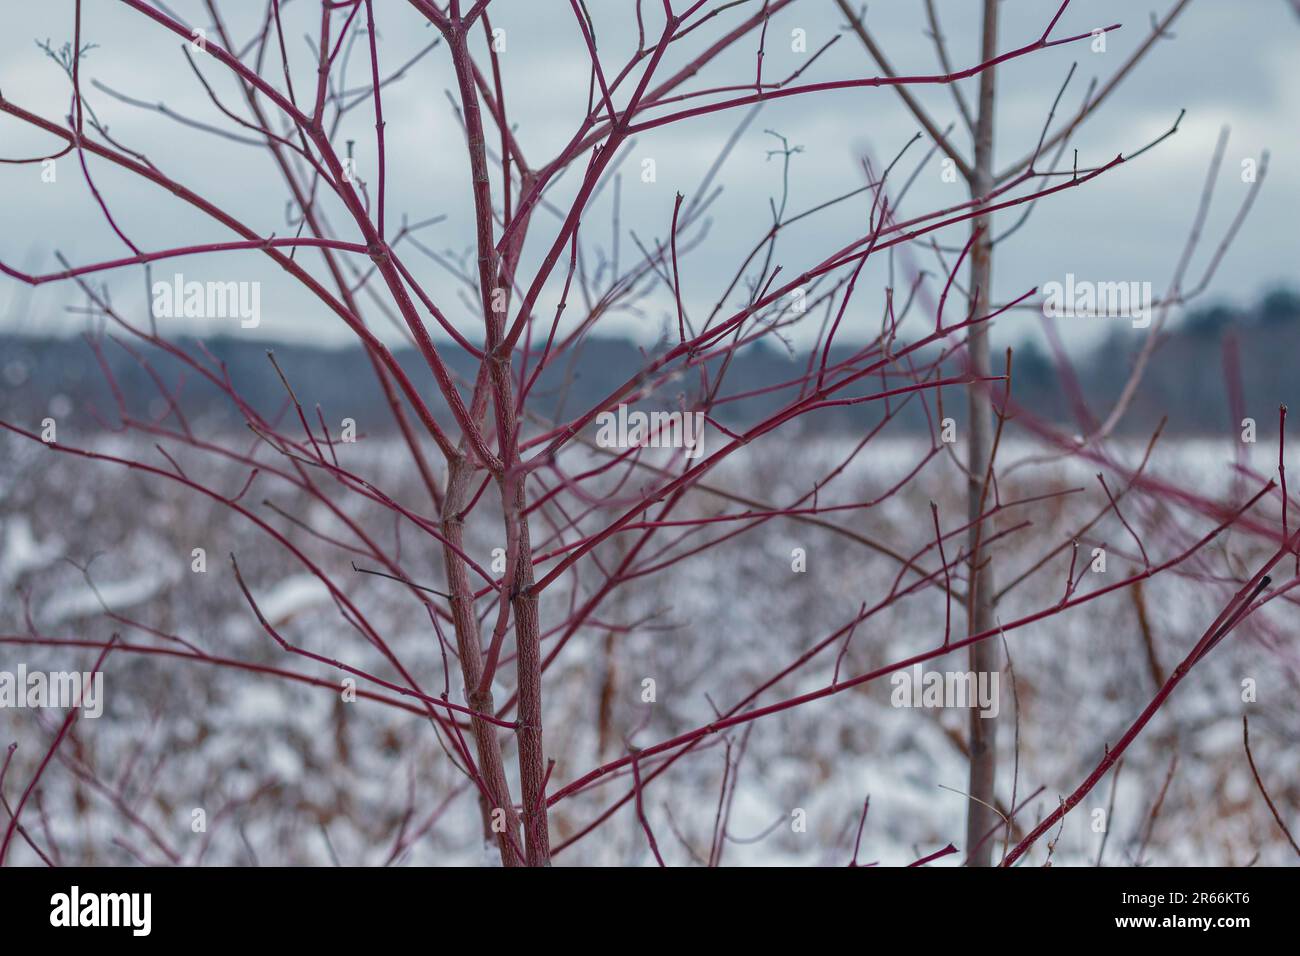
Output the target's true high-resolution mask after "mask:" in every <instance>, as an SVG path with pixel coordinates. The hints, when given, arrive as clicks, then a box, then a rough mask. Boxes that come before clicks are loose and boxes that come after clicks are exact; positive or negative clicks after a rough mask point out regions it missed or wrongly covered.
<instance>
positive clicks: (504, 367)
mask: <svg viewBox="0 0 1300 956" xmlns="http://www.w3.org/2000/svg"><path fill="white" fill-rule="evenodd" d="M444 36H446V38H447V41H448V45H449V46H450V47H451V57H452V63H453V65H454V66H455V69H456V82H457V86H458V87H459V92H460V100H461V110H462V114H463V116H464V119H465V138H466V144H467V146H468V148H469V161H470V175H471V180H472V183H473V190H474V228H475V242H476V244H477V246H478V278H479V295H480V298H481V300H482V303H483V320H484V324H485V327H486V332H487V343H486V344H487V349H486V352H487V354H486V356H485V357H484V363H485V364H486V366H487V374H488V378H489V380H490V388H491V394H492V404H493V409H494V412H495V418H496V426H497V442H498V444H499V446H500V451H499V453H498V454H499V457H500V459H501V472H500V474H498V475H496V476H495V477H496V479H497V484H498V486H499V488H500V492H501V512H502V518H503V521H504V523H505V531H506V541H507V542H513V548H508V549H507V550H508V552H510V559H511V561H512V565H511V566H509V567H507V569H506V577H505V580H506V581H507V582H509V583H510V584H511V594H510V595H509V597H510V603H511V609H512V610H513V612H514V626H515V664H516V675H517V682H518V693H519V712H518V718H519V728H518V730H517V731H516V736H517V739H518V742H519V785H520V791H521V796H522V802H523V816H524V856H525V859H526V861H527V863H528V865H529V866H550V863H551V843H550V834H549V830H548V823H547V813H546V792H545V790H546V786H545V785H546V755H545V749H544V747H543V744H542V653H541V640H542V638H541V626H540V618H539V614H538V606H537V592H536V590H535V589H534V586H533V585H534V578H533V559H532V545H531V543H530V541H529V535H528V518H527V488H526V480H527V473H526V472H525V471H524V469H523V468H522V467H521V462H520V456H519V418H518V415H517V412H516V409H515V396H514V388H513V383H512V380H511V369H510V350H509V348H508V347H506V345H505V343H504V339H505V321H506V307H507V303H508V301H509V294H510V287H511V281H510V280H511V275H510V273H511V271H512V263H511V257H509V256H507V257H505V258H504V259H503V258H502V257H501V256H500V255H498V253H497V249H496V243H495V240H494V237H493V212H492V192H491V182H490V180H489V178H488V165H487V146H486V143H485V141H484V134H483V117H482V114H481V112H480V110H479V102H478V91H477V89H476V88H475V81H474V67H473V63H472V62H471V60H470V54H469V45H468V42H467V37H466V31H465V27H464V24H463V23H462V21H461V20H460V19H459V17H457V19H456V21H455V22H454V23H453V24H452V27H451V29H450V30H448V31H446V32H445V33H444ZM476 390H477V386H476ZM489 676H490V675H489Z"/></svg>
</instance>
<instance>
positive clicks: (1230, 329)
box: [0, 290, 1300, 435]
mask: <svg viewBox="0 0 1300 956" xmlns="http://www.w3.org/2000/svg"><path fill="white" fill-rule="evenodd" d="M1057 321H1075V322H1078V321H1109V322H1112V323H1113V327H1112V329H1111V331H1110V332H1109V333H1108V334H1107V336H1106V337H1105V338H1104V339H1103V340H1102V341H1101V343H1100V344H1099V345H1097V346H1095V347H1093V348H1090V349H1088V350H1087V351H1086V352H1083V353H1082V354H1076V353H1073V352H1072V353H1071V354H1070V356H1069V357H1070V360H1071V362H1073V364H1074V369H1075V374H1076V375H1077V377H1078V381H1079V384H1080V387H1081V388H1082V391H1083V394H1084V396H1085V397H1086V399H1087V401H1088V404H1089V407H1090V409H1091V410H1092V412H1093V414H1095V415H1097V416H1098V417H1104V415H1105V414H1106V412H1107V411H1108V410H1109V409H1110V408H1111V406H1112V405H1113V404H1114V402H1115V400H1116V398H1117V397H1118V395H1119V393H1120V391H1121V389H1122V388H1123V386H1124V383H1125V381H1126V380H1127V378H1128V376H1129V373H1130V371H1131V369H1132V367H1133V362H1134V360H1135V358H1136V356H1137V354H1138V352H1139V351H1140V349H1141V347H1142V345H1143V342H1144V341H1145V336H1147V335H1149V334H1150V332H1149V331H1148V330H1140V329H1133V328H1132V327H1131V325H1130V324H1129V323H1128V322H1127V321H1125V320H1102V319H1066V320H1057ZM108 332H109V335H108V336H105V337H104V338H102V339H101V340H100V355H99V357H98V358H97V356H96V353H95V349H94V348H92V346H91V344H90V342H89V341H88V339H87V338H86V337H74V338H41V337H32V336H20V335H12V334H10V335H0V400H2V401H3V405H4V407H5V409H6V417H8V418H9V419H11V420H15V421H20V420H23V419H27V420H28V421H30V422H32V423H33V424H34V423H36V422H38V421H39V420H40V419H41V418H43V417H45V416H47V415H50V414H55V415H56V416H57V417H58V418H59V419H60V421H61V422H63V421H66V422H67V423H69V424H71V425H72V426H73V427H74V428H77V429H91V430H94V429H98V428H99V423H98V422H97V421H96V416H97V417H98V419H99V420H100V421H103V422H106V423H109V424H114V423H115V422H116V420H117V419H116V400H115V399H114V397H113V393H112V390H111V389H110V388H109V386H108V380H107V378H106V376H105V373H104V370H103V368H102V367H101V364H100V362H101V359H102V361H103V363H104V364H105V365H107V367H108V369H109V370H110V372H111V374H112V376H113V378H114V379H115V380H116V382H117V384H118V387H119V389H120V391H121V394H122V396H123V397H124V400H125V401H126V403H127V406H128V408H129V409H130V410H131V412H132V414H133V415H135V416H137V417H144V416H147V415H148V416H153V417H158V416H160V415H162V414H164V413H165V412H166V410H167V402H166V400H165V399H163V397H162V394H161V392H160V390H159V388H158V387H157V385H156V384H155V382H154V380H153V378H152V376H151V375H150V374H149V372H148V370H146V369H145V368H144V367H143V366H142V365H141V364H140V363H139V362H138V361H137V360H136V358H135V357H133V356H132V354H131V352H129V351H128V350H127V349H124V348H122V347H121V346H120V345H118V344H117V343H116V342H115V341H113V340H112V339H113V338H115V337H118V336H120V333H117V332H114V331H113V330H112V329H111V328H110V329H108ZM123 341H124V342H126V343H127V344H128V345H130V347H131V350H132V351H134V352H135V353H136V354H137V355H138V356H140V357H141V358H144V359H146V360H147V361H148V363H149V365H150V366H151V367H152V369H153V371H154V372H155V373H156V374H157V375H158V376H159V378H160V379H161V380H162V381H163V382H165V383H166V385H167V386H168V387H169V388H171V389H173V390H174V389H176V388H177V385H178V384H179V386H180V389H179V395H180V399H181V402H182V405H183V407H184V408H185V411H186V414H187V415H189V416H191V417H193V418H195V419H202V420H205V421H207V422H210V423H226V424H229V425H230V426H231V427H239V426H240V425H241V419H240V417H239V414H238V411H237V410H236V409H235V408H234V406H233V405H232V404H231V402H230V401H228V400H227V399H226V398H225V397H224V396H222V395H221V394H220V392H219V391H218V390H217V389H216V388H215V387H214V386H213V385H212V384H211V383H209V382H206V381H203V380H202V379H201V378H199V377H198V376H197V375H196V374H195V373H194V372H193V370H184V371H183V370H182V366H181V363H180V362H179V361H177V360H176V359H175V358H174V357H172V356H170V355H168V354H166V353H165V352H161V351H159V350H157V349H153V348H150V347H148V346H143V347H142V346H141V344H140V343H139V342H137V341H134V340H132V339H130V338H129V337H126V338H123ZM177 344H178V345H179V346H180V347H181V348H184V349H186V350H187V351H189V352H190V353H191V354H192V355H196V356H203V354H204V353H203V350H204V349H206V351H207V353H208V354H209V355H210V356H211V359H209V360H207V364H208V365H209V367H211V368H213V370H214V371H215V372H216V373H217V374H218V375H220V374H222V371H221V369H220V368H219V367H218V366H217V365H215V364H214V363H213V361H212V359H215V360H216V361H219V362H220V363H221V364H222V365H224V370H225V374H228V375H229V377H230V380H231V381H232V382H233V383H234V385H235V386H236V388H237V389H238V391H239V392H240V393H241V394H242V395H243V396H244V398H245V399H246V400H248V401H249V402H250V403H251V404H252V405H253V406H254V407H256V408H258V409H259V410H261V411H262V412H264V413H273V412H274V411H275V410H276V409H278V408H279V407H280V406H281V405H283V403H284V401H285V398H286V393H285V391H284V387H283V385H282V384H281V382H280V380H279V377H278V376H277V375H276V374H275V370H274V369H273V368H272V366H271V363H270V362H269V360H268V359H267V355H266V353H267V350H268V348H269V349H271V350H273V351H274V353H275V357H276V360H277V361H278V363H279V364H280V366H281V368H283V369H284V372H285V374H286V376H287V377H288V379H289V381H290V383H291V384H292V386H293V388H294V390H295V392H296V394H297V396H298V398H299V400H300V401H301V402H302V403H303V405H304V406H306V407H307V408H309V409H310V408H312V407H314V406H315V405H316V404H319V405H320V406H321V408H322V411H323V413H324V414H325V415H326V418H327V420H334V421H338V420H340V419H342V418H345V417H346V418H352V419H355V420H356V422H357V427H358V430H359V431H360V432H362V433H368V434H381V433H384V432H387V431H389V430H391V429H392V427H393V425H392V416H391V414H389V413H388V412H387V410H386V409H385V408H384V399H383V396H382V394H381V393H380V391H379V389H378V386H377V385H376V384H375V379H374V375H373V374H372V372H371V369H370V364H369V363H368V362H367V361H365V359H364V358H363V357H362V355H361V354H360V351H359V349H358V348H356V347H348V348H323V347H318V346H313V345H306V344H302V343H296V342H278V343H268V342H265V341H258V340H254V339H250V338H243V337H232V336H223V337H217V338H212V339H206V340H204V341H203V348H200V347H199V343H198V341H197V340H195V339H192V338H188V339H187V338H181V339H178V340H177ZM578 348H579V349H580V350H581V353H580V356H581V357H580V358H579V357H578V353H577V352H575V353H574V356H573V360H572V361H561V362H557V363H554V364H553V365H552V366H551V367H550V368H548V369H547V371H546V373H545V374H544V375H543V376H542V379H541V381H540V382H539V384H538V386H537V390H536V391H537V394H538V395H539V396H544V402H543V407H547V406H549V408H550V409H551V411H552V414H553V417H554V418H556V419H563V418H564V416H565V414H566V412H567V413H569V414H573V413H576V412H577V411H578V410H579V409H582V408H586V407H589V406H591V405H592V404H594V403H595V402H596V401H598V400H599V399H600V398H601V397H603V396H604V395H606V394H608V393H609V392H610V391H611V389H613V388H614V387H615V386H616V385H618V384H619V383H621V382H622V381H624V380H626V379H627V377H628V376H629V375H630V374H632V373H633V372H635V370H636V369H637V368H639V367H641V365H642V364H643V363H644V361H645V353H644V352H643V350H642V349H640V348H639V347H638V346H636V345H635V344H633V343H631V342H630V341H627V340H625V339H618V338H601V337H590V338H587V339H586V340H585V341H583V342H582V343H581V344H580V345H579V346H578ZM857 348H858V346H851V345H844V346H839V345H837V346H836V347H835V348H833V349H832V352H831V358H830V361H831V362H832V363H834V362H842V361H847V360H849V359H851V358H852V357H853V353H854V352H855V351H856V350H857ZM896 349H897V346H896ZM395 354H396V355H397V357H398V359H399V361H401V363H402V365H403V366H404V367H405V368H407V369H408V371H409V373H410V374H411V376H412V378H413V379H414V380H415V381H416V382H417V383H418V384H419V385H420V386H421V389H422V391H424V393H425V394H427V395H429V396H430V398H431V399H432V397H433V396H435V395H436V394H437V391H436V388H435V386H434V383H433V381H432V378H431V376H430V375H429V373H428V370H427V367H426V366H425V365H424V363H423V362H422V361H421V360H420V358H419V356H418V355H417V354H416V353H415V352H414V351H413V350H411V349H409V348H401V349H396V350H395ZM819 355H820V353H819ZM1297 355H1300V295H1297V294H1296V293H1294V292H1291V291H1286V290H1278V291H1274V292H1270V293H1268V294H1267V295H1265V296H1263V297H1262V298H1261V299H1260V300H1259V301H1258V302H1256V303H1255V304H1254V305H1253V306H1250V307H1234V306H1230V305H1224V304H1217V305H1212V306H1206V307H1202V308H1199V309H1194V310H1191V311H1189V312H1188V314H1187V315H1186V316H1185V317H1183V318H1182V319H1181V321H1178V322H1177V323H1174V324H1171V325H1170V327H1169V328H1168V329H1167V330H1166V332H1165V333H1164V335H1163V341H1162V342H1161V344H1160V346H1159V348H1158V349H1157V350H1156V352H1155V354H1154V356H1153V358H1152V360H1151V363H1150V365H1149V366H1148V368H1147V370H1146V374H1145V377H1144V380H1143V387H1142V388H1141V389H1139V390H1138V393H1137V395H1136V397H1135V398H1134V401H1133V404H1132V406H1131V408H1130V411H1129V414H1128V415H1127V416H1126V417H1125V419H1124V422H1123V424H1122V426H1121V429H1120V431H1121V432H1123V433H1127V434H1147V433H1149V432H1150V430H1151V429H1152V428H1153V427H1154V426H1155V424H1156V423H1157V422H1158V421H1159V420H1160V418H1161V417H1163V416H1168V419H1169V421H1168V425H1167V429H1168V430H1169V431H1170V432H1172V433H1175V434H1181V435H1212V434H1221V433H1223V432H1224V431H1226V430H1228V429H1230V428H1235V427H1236V426H1237V424H1238V423H1237V422H1236V421H1234V420H1233V419H1235V417H1236V411H1235V410H1236V409H1237V408H1238V405H1239V406H1240V412H1241V414H1243V415H1250V416H1253V417H1255V418H1256V419H1257V420H1259V421H1260V422H1264V421H1268V420H1270V418H1271V417H1272V415H1274V414H1275V413H1276V409H1277V405H1278V403H1279V402H1288V403H1292V402H1300V376H1297V375H1296V373H1295V369H1294V364H1293V363H1294V359H1295V357H1296V356H1297ZM808 362H809V358H808V354H807V350H803V351H801V352H799V353H797V354H796V353H788V352H785V351H780V350H778V349H776V348H774V347H773V346H771V345H769V344H761V343H760V344H758V345H755V346H752V347H750V348H747V349H745V350H744V351H742V352H741V353H739V355H738V356H737V357H736V359H735V360H734V361H732V362H731V364H730V367H729V368H728V369H727V371H726V377H725V380H724V384H723V388H722V389H721V391H720V393H719V398H720V399H722V401H721V402H720V404H719V405H718V406H717V408H716V410H715V413H714V414H715V417H716V418H717V419H718V420H720V421H722V422H725V423H727V424H729V425H743V424H745V423H746V421H745V420H744V419H738V418H736V417H735V416H733V415H732V414H731V413H730V409H731V407H732V406H731V404H730V403H728V402H727V401H726V398H727V396H729V395H735V394H737V393H749V392H752V391H754V390H756V389H762V388H769V387H772V386H775V385H779V384H781V383H785V382H791V381H794V380H796V379H799V378H800V377H801V376H803V375H804V374H805V373H806V370H807V368H808ZM448 364H449V365H450V366H451V367H452V369H453V370H454V371H455V372H456V373H457V374H459V375H461V376H462V377H463V378H464V377H468V376H469V375H471V374H473V371H474V369H473V368H472V367H471V363H470V362H467V361H465V357H464V356H463V354H462V353H461V352H460V350H459V349H449V350H448ZM717 370H718V367H717V365H716V364H711V365H710V369H709V373H710V375H709V381H710V382H712V381H713V380H714V375H715V373H716V372H717ZM948 371H949V374H956V373H957V371H958V370H957V369H956V368H952V369H949V370H948ZM1013 378H1014V386H1013V392H1014V396H1015V398H1016V400H1017V401H1018V402H1019V403H1021V404H1022V405H1025V406H1027V407H1032V408H1034V409H1035V410H1036V412H1037V413H1039V414H1041V415H1044V416H1047V417H1049V418H1051V419H1053V420H1055V421H1057V422H1066V421H1072V420H1076V414H1075V411H1074V410H1073V409H1072V407H1071V403H1070V401H1069V398H1068V396H1067V394H1066V393H1065V390H1064V389H1063V388H1062V384H1061V383H1062V377H1061V375H1060V373H1059V371H1058V369H1057V367H1056V364H1055V360H1054V358H1053V357H1052V356H1051V355H1050V354H1048V353H1047V352H1045V351H1044V350H1043V348H1041V347H1040V346H1038V345H1036V344H1034V343H1029V344H1024V345H1021V346H1019V347H1017V348H1016V350H1015V361H1014V376H1013ZM1237 381H1239V382H1240V402H1239V403H1238V402H1237V401H1236V400H1235V399H1234V398H1233V397H1232V396H1230V395H1229V389H1230V388H1235V387H1236V386H1235V385H1232V384H1230V383H1235V382H1237ZM868 383H870V384H868ZM891 384H892V383H891ZM701 386H702V383H701V378H700V376H699V375H698V374H695V375H688V376H684V377H681V378H678V379H676V380H674V381H673V382H671V383H670V384H669V385H668V386H667V387H666V388H662V389H660V391H659V392H658V393H656V394H655V395H653V396H650V397H649V398H648V399H647V400H646V402H645V403H644V404H645V405H646V406H656V407H678V403H679V401H681V400H686V401H691V400H693V399H694V398H695V397H696V396H698V395H699V394H700V392H701ZM881 387H882V385H881V380H880V378H879V376H876V377H874V378H871V379H866V380H864V387H863V389H862V390H861V391H860V392H859V394H866V393H867V392H869V391H875V390H878V389H879V388H881ZM951 392H952V400H951V401H945V404H944V414H945V415H951V416H952V417H954V418H956V419H957V420H958V421H961V420H962V418H963V416H964V408H965V403H964V402H962V401H958V400H957V398H958V389H956V388H953V389H952V390H951ZM793 394H794V387H793V386H792V387H786V388H777V389H774V390H773V391H771V392H770V394H768V395H767V396H766V397H765V398H763V399H762V400H761V401H755V400H753V399H747V400H746V401H745V402H743V403H736V405H737V407H740V406H741V405H743V407H744V409H745V412H746V416H747V418H752V417H753V416H755V415H759V414H762V413H764V412H768V413H770V412H771V411H773V410H775V409H776V408H777V407H779V405H781V404H784V403H785V402H786V401H788V400H789V399H790V398H791V397H792V396H793ZM930 401H931V411H932V413H933V411H934V408H933V398H932V397H931V398H930ZM434 407H435V409H436V408H437V406H434ZM1230 410H1232V411H1230ZM445 411H446V410H445V408H443V409H440V410H439V412H440V414H441V413H445ZM880 413H881V408H880V406H879V405H878V404H877V403H865V404H860V405H856V406H852V407H849V408H836V409H829V410H827V411H825V412H822V413H819V414H817V415H815V416H810V417H809V419H808V422H807V424H808V425H809V426H811V427H814V428H821V429H824V430H836V431H855V430H861V429H862V428H865V427H870V426H871V425H873V424H875V423H876V422H878V421H879V417H880ZM925 422H926V416H925V412H924V409H923V407H922V405H921V403H920V401H919V400H918V399H916V398H915V397H914V398H913V399H912V400H911V401H910V402H909V404H908V407H907V408H906V410H905V411H904V412H903V413H902V414H901V415H900V416H899V417H898V418H897V419H896V421H895V423H894V428H895V429H910V430H919V429H924V428H925V427H926V425H925Z"/></svg>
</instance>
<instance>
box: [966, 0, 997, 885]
mask: <svg viewBox="0 0 1300 956" xmlns="http://www.w3.org/2000/svg"><path fill="white" fill-rule="evenodd" d="M998 2H999V0H984V24H983V40H982V50H981V54H980V58H981V60H982V61H983V62H988V61H989V60H992V59H993V58H994V57H996V56H997V44H998ZM995 82H996V68H995V67H990V68H988V69H986V70H985V71H984V72H983V73H981V74H980V80H979V115H978V117H977V119H976V123H975V162H974V170H973V171H974V175H973V177H972V178H971V181H970V191H971V198H972V199H974V200H976V201H979V200H980V199H982V198H983V197H985V196H987V195H988V194H989V192H990V191H991V190H992V188H993V117H994V110H995V105H996V97H995V92H996V87H995ZM989 225H990V223H989V217H988V216H980V217H978V218H977V219H975V220H974V221H973V222H972V228H973V229H976V230H979V231H980V236H979V239H978V240H977V241H976V242H975V244H974V247H973V248H972V249H971V265H970V294H971V296H973V297H976V300H977V302H978V305H977V309H976V311H977V314H980V313H986V312H988V311H990V309H991V306H992V290H993V282H992V278H993V248H992V244H991V241H990V240H991V232H990V229H989ZM988 332H989V330H988V324H987V323H984V322H981V323H979V324H978V325H975V326H972V327H971V330H970V336H969V340H968V342H967V349H968V352H969V355H970V364H971V374H972V375H975V376H977V377H980V378H984V377H987V376H988V375H990V374H991V372H990V366H991V363H990V360H989V340H988ZM968 395H969V401H970V425H969V428H970V435H969V442H970V444H969V457H968V461H967V465H968V468H969V472H970V473H969V476H968V479H967V502H968V507H967V513H968V518H969V520H970V521H971V522H972V524H971V528H970V532H969V551H970V588H969V598H968V603H967V629H968V631H969V633H971V634H977V633H980V632H982V631H987V630H989V629H991V628H992V627H993V626H994V620H993V574H992V571H991V569H989V568H988V567H986V566H985V565H984V555H983V554H981V552H980V540H981V538H984V539H987V538H988V537H989V535H988V531H987V529H981V527H980V526H979V524H978V523H977V522H978V518H979V516H980V511H981V507H982V504H983V502H984V500H985V495H984V482H985V478H986V476H987V475H988V474H989V456H990V454H991V453H992V444H993V405H992V396H991V395H990V393H989V392H988V390H987V389H985V388H982V387H980V386H979V385H971V386H970V388H969V392H968ZM970 667H971V670H972V671H974V672H975V673H976V674H980V673H992V672H994V671H997V670H999V669H1000V668H1001V659H1000V653H999V647H998V643H997V642H996V641H980V642H978V643H976V644H972V645H971V648H970ZM996 781H997V723H996V719H995V718H993V717H981V716H980V711H979V708H975V707H972V708H971V710H970V782H969V786H968V789H967V793H968V794H969V795H970V800H969V802H968V809H967V816H966V850H967V865H969V866H989V865H990V864H991V862H992V852H993V845H994V843H995V842H996V841H994V840H985V839H984V837H985V836H986V835H987V834H988V832H989V831H990V830H992V829H993V828H994V826H996V824H997V821H998V817H997V814H996V811H995V810H994V809H993V807H994V806H996V803H997V799H996V794H995V792H994V787H995V784H996ZM981 841H982V845H981V846H978V847H976V844H979V843H981Z"/></svg>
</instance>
